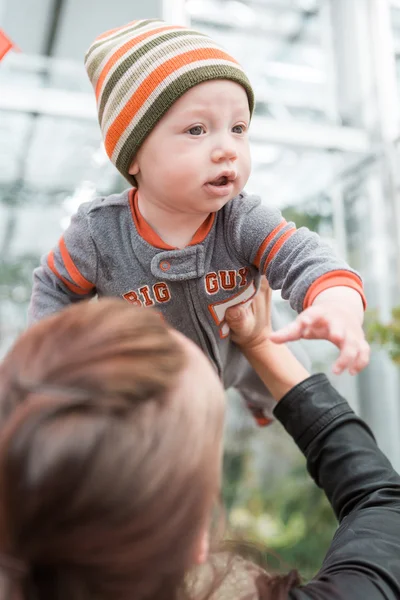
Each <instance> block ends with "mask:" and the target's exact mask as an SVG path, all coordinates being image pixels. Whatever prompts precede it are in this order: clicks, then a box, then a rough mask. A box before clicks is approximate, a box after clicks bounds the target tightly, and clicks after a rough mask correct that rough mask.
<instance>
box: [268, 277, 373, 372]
mask: <svg viewBox="0 0 400 600" xmlns="http://www.w3.org/2000/svg"><path fill="white" fill-rule="evenodd" d="M363 317H364V305H363V302H362V299H361V296H360V294H359V293H358V292H357V291H355V290H353V289H351V288H348V287H333V288H329V289H326V290H324V291H323V292H321V293H320V294H319V295H318V296H317V297H316V298H315V300H314V302H313V303H312V305H311V306H310V307H309V308H306V310H304V311H303V312H302V313H301V314H300V315H299V316H298V317H297V319H296V320H295V321H293V323H290V324H289V325H288V326H287V327H284V328H283V329H280V330H279V331H276V332H274V333H272V334H271V340H272V341H273V342H275V343H278V344H281V343H284V342H288V341H294V340H298V339H300V338H304V339H324V340H329V341H330V342H332V343H333V344H335V345H336V346H337V347H338V348H339V350H340V355H339V358H338V359H337V361H336V362H335V364H334V366H333V372H334V373H336V374H340V373H342V372H343V371H344V370H345V369H348V370H349V372H350V374H351V375H355V374H356V373H359V372H360V371H361V370H362V369H364V367H366V366H367V364H368V362H369V357H370V348H369V345H368V343H367V342H366V340H365V336H364V332H363V329H362V322H363Z"/></svg>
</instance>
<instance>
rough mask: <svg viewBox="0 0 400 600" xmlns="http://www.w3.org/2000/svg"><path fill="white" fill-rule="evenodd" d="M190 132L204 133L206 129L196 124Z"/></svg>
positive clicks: (193, 133)
mask: <svg viewBox="0 0 400 600" xmlns="http://www.w3.org/2000/svg"><path fill="white" fill-rule="evenodd" d="M188 133H190V135H202V134H203V133H205V131H204V127H203V126H202V125H195V127H191V128H190V129H189V131H188Z"/></svg>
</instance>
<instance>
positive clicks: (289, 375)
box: [225, 279, 309, 401]
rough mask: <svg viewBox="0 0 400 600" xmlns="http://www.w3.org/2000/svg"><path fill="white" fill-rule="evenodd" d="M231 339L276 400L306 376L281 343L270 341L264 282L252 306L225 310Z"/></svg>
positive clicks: (268, 292) (268, 299) (268, 303)
mask: <svg viewBox="0 0 400 600" xmlns="http://www.w3.org/2000/svg"><path fill="white" fill-rule="evenodd" d="M225 319H226V322H227V323H228V325H229V328H230V330H231V338H232V340H233V341H234V342H235V343H236V344H238V346H240V349H241V351H242V352H243V354H244V355H245V356H246V358H247V360H248V361H249V362H250V364H251V365H252V367H253V369H254V370H255V371H256V373H257V374H258V376H259V377H260V379H261V380H262V381H263V382H264V384H265V385H266V387H267V388H268V389H269V390H270V392H271V394H272V396H273V397H274V398H275V400H277V401H278V400H280V399H281V398H283V396H284V395H285V394H287V393H288V392H289V391H290V390H291V389H292V388H293V387H294V386H295V385H297V384H298V383H300V382H302V381H304V380H305V379H307V378H308V377H309V373H308V371H307V370H306V369H305V368H304V367H303V365H302V364H301V363H299V361H298V360H297V358H296V357H295V356H294V354H292V352H291V351H290V350H289V348H287V347H286V346H285V345H284V344H279V345H278V344H274V343H273V342H272V341H271V340H270V335H271V333H272V327H271V290H270V288H269V286H268V283H267V281H266V280H265V279H263V281H262V283H261V288H260V291H259V292H258V294H257V296H255V298H254V299H253V301H252V303H251V304H242V305H238V306H232V307H231V308H229V309H228V310H227V311H226V315H225Z"/></svg>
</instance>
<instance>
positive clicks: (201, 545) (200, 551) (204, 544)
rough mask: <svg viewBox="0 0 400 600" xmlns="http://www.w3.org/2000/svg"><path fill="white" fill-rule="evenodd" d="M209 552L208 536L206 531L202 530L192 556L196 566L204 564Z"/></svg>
mask: <svg viewBox="0 0 400 600" xmlns="http://www.w3.org/2000/svg"><path fill="white" fill-rule="evenodd" d="M209 550H210V534H209V532H208V529H204V530H203V533H202V534H201V536H200V538H199V541H198V543H197V546H196V549H195V555H194V562H195V564H196V565H202V564H204V563H205V562H206V560H207V558H208V554H209Z"/></svg>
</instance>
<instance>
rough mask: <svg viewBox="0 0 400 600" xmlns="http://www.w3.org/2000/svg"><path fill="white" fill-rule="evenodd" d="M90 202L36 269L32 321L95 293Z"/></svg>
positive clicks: (84, 206)
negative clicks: (89, 212) (89, 215)
mask: <svg viewBox="0 0 400 600" xmlns="http://www.w3.org/2000/svg"><path fill="white" fill-rule="evenodd" d="M87 207H88V204H83V205H81V206H80V208H79V210H78V212H77V214H76V215H74V217H73V218H72V220H71V224H70V226H69V227H68V229H67V230H66V231H65V233H64V235H63V236H62V237H61V238H60V241H59V242H58V244H57V246H56V247H55V248H54V249H53V250H52V251H51V252H49V254H47V255H45V256H44V257H43V258H42V261H41V265H40V266H39V267H38V268H36V269H35V270H34V273H33V288H32V296H31V300H30V304H29V309H28V317H29V323H30V324H32V323H34V322H36V321H39V320H40V319H42V318H43V317H46V316H48V315H50V314H52V313H54V312H57V311H59V310H61V309H62V308H64V307H65V306H68V305H69V304H71V303H73V302H79V301H80V300H86V299H88V298H91V297H93V296H94V295H95V294H96V287H95V282H96V270H97V255H96V249H95V245H94V243H93V240H92V237H91V235H90V229H89V221H88V216H87Z"/></svg>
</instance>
